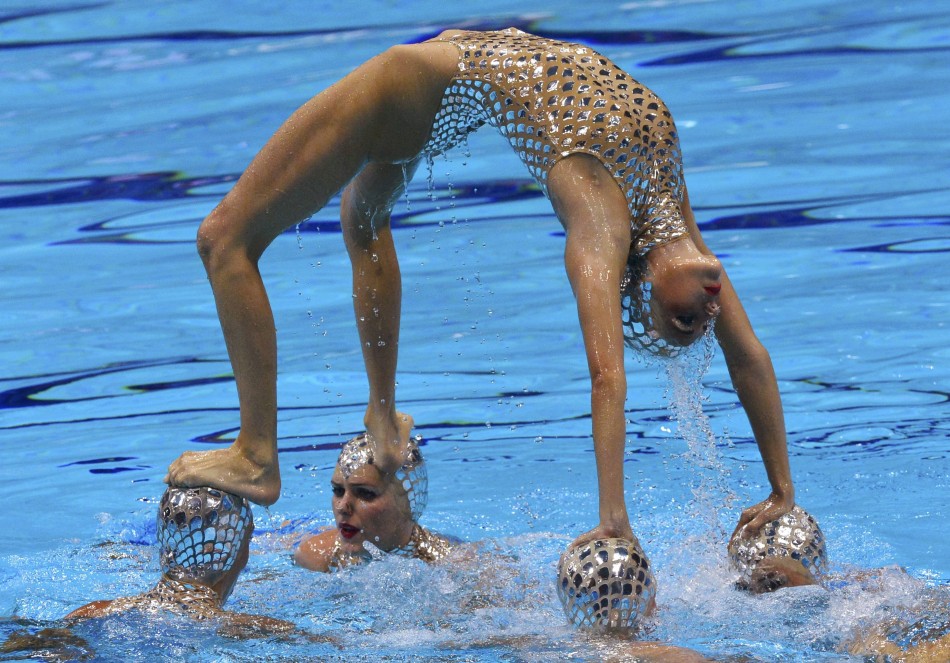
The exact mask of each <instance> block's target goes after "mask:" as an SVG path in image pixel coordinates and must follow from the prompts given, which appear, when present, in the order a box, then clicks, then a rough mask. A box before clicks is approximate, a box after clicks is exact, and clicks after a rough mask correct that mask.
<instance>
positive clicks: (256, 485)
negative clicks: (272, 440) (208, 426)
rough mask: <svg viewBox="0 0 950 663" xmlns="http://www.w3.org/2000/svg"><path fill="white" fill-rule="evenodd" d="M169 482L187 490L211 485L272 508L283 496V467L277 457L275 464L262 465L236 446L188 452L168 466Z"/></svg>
mask: <svg viewBox="0 0 950 663" xmlns="http://www.w3.org/2000/svg"><path fill="white" fill-rule="evenodd" d="M165 483H167V484H168V485H170V486H184V487H186V488H194V487H199V486H210V487H212V488H217V489H218V490H224V491H227V492H229V493H233V494H235V495H240V496H241V497H244V498H246V499H248V500H250V501H251V502H254V503H255V504H260V505H261V506H270V505H271V504H273V503H274V502H276V501H277V498H279V497H280V467H279V466H278V463H277V456H276V454H275V455H274V459H273V461H272V462H265V463H259V462H255V461H253V460H251V459H249V458H248V457H247V456H245V455H243V454H242V453H240V452H239V451H238V450H236V449H235V448H234V446H233V445H232V446H230V447H227V448H225V449H214V450H213V451H186V452H185V453H183V454H182V455H181V456H179V457H178V458H177V459H176V460H175V461H174V462H172V464H171V465H169V466H168V474H167V475H166V476H165Z"/></svg>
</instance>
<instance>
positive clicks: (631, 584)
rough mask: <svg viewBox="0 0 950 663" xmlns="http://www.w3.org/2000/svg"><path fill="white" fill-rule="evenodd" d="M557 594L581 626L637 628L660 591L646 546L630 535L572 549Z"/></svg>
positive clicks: (564, 556) (561, 569) (559, 570)
mask: <svg viewBox="0 0 950 663" xmlns="http://www.w3.org/2000/svg"><path fill="white" fill-rule="evenodd" d="M557 574H558V580H557V595H558V598H559V599H560V600H561V606H562V607H563V608H564V613H565V614H566V615H567V618H568V620H569V621H570V622H571V623H572V624H574V626H577V627H578V628H594V629H607V628H633V627H635V626H636V625H637V623H638V622H639V621H640V619H641V617H642V616H643V615H644V613H645V612H646V611H647V609H648V608H649V606H650V604H651V602H652V600H653V598H654V597H655V596H656V580H655V579H654V577H653V572H652V571H651V570H650V563H649V561H648V560H647V557H646V555H645V554H644V553H643V549H642V548H641V547H640V544H639V543H638V542H636V541H630V540H628V539H595V540H593V541H590V542H588V543H585V544H582V545H579V546H575V547H572V548H568V549H567V550H566V551H564V554H562V555H561V559H560V561H559V562H558V565H557Z"/></svg>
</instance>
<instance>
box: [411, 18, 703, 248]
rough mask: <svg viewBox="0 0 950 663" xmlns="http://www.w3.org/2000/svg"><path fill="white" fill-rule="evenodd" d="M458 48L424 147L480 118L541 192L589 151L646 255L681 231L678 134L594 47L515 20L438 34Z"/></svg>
mask: <svg viewBox="0 0 950 663" xmlns="http://www.w3.org/2000/svg"><path fill="white" fill-rule="evenodd" d="M442 41H446V42H448V43H451V44H454V45H455V46H456V47H457V48H458V49H459V52H460V57H459V63H458V73H457V74H456V75H455V76H454V77H453V79H452V81H451V83H450V84H449V86H448V88H447V89H446V91H445V94H444V95H443V98H442V105H441V107H440V109H439V111H438V113H437V115H436V118H435V122H434V124H433V128H432V133H431V135H430V138H429V140H428V142H427V143H426V146H425V147H424V148H423V153H424V154H426V155H428V156H431V155H435V154H441V153H442V152H445V151H446V150H448V149H450V148H451V147H453V146H455V145H457V144H458V143H459V142H460V141H462V140H463V139H464V138H465V136H467V135H468V134H469V133H471V132H472V131H474V130H476V129H477V128H479V127H480V126H481V125H483V124H485V123H486V122H487V123H488V124H490V125H492V126H494V127H496V128H497V129H498V130H499V131H500V132H501V134H502V135H503V136H504V137H505V138H506V139H508V141H509V143H510V144H511V146H512V147H513V148H514V150H515V152H516V153H517V154H518V156H519V157H520V158H521V160H522V162H524V164H525V165H526V166H527V167H528V170H529V171H530V172H531V174H532V175H533V176H534V177H535V179H536V180H537V181H538V183H539V184H540V185H541V187H542V189H543V190H544V191H545V193H547V178H548V173H549V172H550V171H551V168H553V166H554V164H555V163H557V162H558V160H560V159H563V158H564V157H567V156H570V155H572V154H577V153H583V154H589V155H591V156H593V157H595V158H596V159H598V160H599V161H600V162H601V163H603V164H604V166H605V167H606V168H607V170H608V171H609V172H610V174H611V175H612V176H613V178H614V179H615V180H616V182H617V184H618V185H619V187H620V190H621V191H622V192H623V194H624V196H625V197H626V200H627V205H628V207H629V209H630V217H631V230H632V232H633V247H634V249H635V254H636V255H640V256H642V255H645V254H646V252H647V251H649V250H650V249H651V248H653V247H654V246H657V245H659V244H663V243H666V242H669V241H672V240H674V239H677V238H679V237H682V236H683V235H684V234H685V233H686V227H685V224H684V222H683V218H682V214H681V212H680V209H679V203H680V202H681V201H682V199H683V172H682V161H681V156H680V147H679V140H678V138H677V135H676V128H675V126H674V124H673V118H672V117H671V115H670V112H669V110H667V108H666V105H665V104H664V103H663V101H662V100H660V98H659V97H657V96H656V95H655V94H654V93H653V92H652V91H650V90H649V89H648V88H647V87H646V86H644V85H642V84H641V83H639V82H638V81H636V80H634V79H633V78H631V77H630V76H629V75H628V74H626V73H625V72H624V71H623V70H621V69H620V68H619V67H618V66H617V65H615V64H614V63H613V62H611V61H610V60H609V59H607V58H606V57H604V56H602V55H600V54H599V53H597V52H595V51H593V50H591V49H590V48H587V47H586V46H581V45H579V44H571V43H567V42H561V41H555V40H552V39H546V38H543V37H537V36H535V35H530V34H528V33H525V32H522V31H520V30H517V29H514V28H508V29H507V30H501V31H496V32H461V33H458V34H455V35H452V36H450V37H447V38H444V39H442Z"/></svg>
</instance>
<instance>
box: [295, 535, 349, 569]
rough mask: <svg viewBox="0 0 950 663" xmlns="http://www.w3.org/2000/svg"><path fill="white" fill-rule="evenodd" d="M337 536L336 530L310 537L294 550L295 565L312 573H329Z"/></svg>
mask: <svg viewBox="0 0 950 663" xmlns="http://www.w3.org/2000/svg"><path fill="white" fill-rule="evenodd" d="M337 536H339V533H338V532H337V530H336V529H328V530H324V531H323V532H320V533H319V534H314V535H312V536H308V537H307V538H305V539H304V540H303V541H301V542H300V544H299V545H298V546H297V549H296V550H294V564H296V565H297V566H300V567H302V568H305V569H308V570H310V571H320V572H321V573H328V572H329V571H330V561H331V559H332V557H333V547H334V545H335V544H336V538H337Z"/></svg>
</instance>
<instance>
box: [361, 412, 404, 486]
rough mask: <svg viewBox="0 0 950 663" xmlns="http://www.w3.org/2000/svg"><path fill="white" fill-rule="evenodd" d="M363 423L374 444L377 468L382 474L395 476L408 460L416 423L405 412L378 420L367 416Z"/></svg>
mask: <svg viewBox="0 0 950 663" xmlns="http://www.w3.org/2000/svg"><path fill="white" fill-rule="evenodd" d="M363 422H364V424H365V425H366V435H367V437H368V438H369V441H370V443H371V444H373V450H374V452H375V453H374V457H375V459H376V460H375V464H376V467H378V468H379V469H380V471H382V472H385V473H389V474H393V473H394V472H395V471H396V470H398V469H399V468H400V467H402V464H403V463H404V462H405V460H406V455H407V453H408V448H409V434H410V433H411V432H412V427H413V425H414V424H415V422H414V421H413V420H412V417H411V416H409V415H408V414H405V413H403V412H396V413H395V415H394V416H392V417H378V418H377V417H373V416H371V415H369V414H367V416H366V417H365V418H364V420H363Z"/></svg>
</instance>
